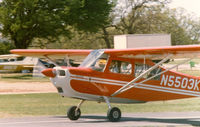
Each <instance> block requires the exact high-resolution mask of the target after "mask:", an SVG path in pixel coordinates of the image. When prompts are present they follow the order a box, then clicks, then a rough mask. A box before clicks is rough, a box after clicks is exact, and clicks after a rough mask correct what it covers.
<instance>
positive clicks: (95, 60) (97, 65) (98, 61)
mask: <svg viewBox="0 0 200 127" xmlns="http://www.w3.org/2000/svg"><path fill="white" fill-rule="evenodd" d="M107 60H108V55H107V54H104V50H94V51H92V52H91V53H90V54H89V55H88V57H87V58H86V59H85V60H84V61H83V63H82V64H81V65H80V67H90V68H92V69H93V70H96V71H101V72H102V71H104V69H105V66H106V64H107Z"/></svg>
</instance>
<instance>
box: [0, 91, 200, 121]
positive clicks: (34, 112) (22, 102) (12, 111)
mask: <svg viewBox="0 0 200 127" xmlns="http://www.w3.org/2000/svg"><path fill="white" fill-rule="evenodd" d="M0 102H1V103H0V117H1V118H2V117H22V116H46V115H66V110H67V108H69V107H70V106H73V105H77V104H78V103H79V100H76V99H70V98H62V97H60V96H59V95H58V94H56V93H47V94H23V95H22V94H19V95H0ZM112 106H116V107H119V108H120V109H121V110H122V112H123V113H130V112H168V111H170V112H173V111H174V112H182V111H200V99H199V98H195V99H183V100H174V101H166V102H149V103H144V104H112ZM107 109H108V107H107V105H106V104H105V103H97V102H89V101H86V102H85V103H84V104H83V105H82V107H81V111H82V113H83V114H96V113H100V114H105V115H106V113H107Z"/></svg>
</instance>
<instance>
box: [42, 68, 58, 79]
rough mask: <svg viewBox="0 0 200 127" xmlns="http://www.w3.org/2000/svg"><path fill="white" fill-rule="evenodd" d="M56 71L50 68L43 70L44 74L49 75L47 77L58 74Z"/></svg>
mask: <svg viewBox="0 0 200 127" xmlns="http://www.w3.org/2000/svg"><path fill="white" fill-rule="evenodd" d="M54 72H55V69H53V68H48V69H45V70H43V71H42V74H43V75H45V76H47V77H51V78H54V77H55V76H56V74H55V73H54Z"/></svg>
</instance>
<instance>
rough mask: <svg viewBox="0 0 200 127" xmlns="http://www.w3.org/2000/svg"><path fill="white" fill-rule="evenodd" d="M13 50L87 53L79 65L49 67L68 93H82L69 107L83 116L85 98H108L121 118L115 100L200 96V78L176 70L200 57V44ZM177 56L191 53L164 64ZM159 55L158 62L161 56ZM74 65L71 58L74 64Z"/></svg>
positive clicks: (112, 113)
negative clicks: (135, 47)
mask: <svg viewBox="0 0 200 127" xmlns="http://www.w3.org/2000/svg"><path fill="white" fill-rule="evenodd" d="M11 52H12V53H14V54H18V55H24V56H31V57H46V58H47V59H49V60H51V61H53V60H52V59H51V57H55V56H57V57H59V56H65V57H66V58H70V57H72V56H87V57H86V58H85V60H84V61H83V62H82V63H81V65H80V66H78V67H70V66H56V67H54V68H49V69H45V70H43V74H44V75H46V76H48V77H50V79H51V82H52V83H53V84H54V86H55V87H56V88H57V89H58V93H59V94H60V95H61V96H63V97H70V98H75V99H80V100H81V102H80V104H78V105H77V106H72V107H71V108H69V110H68V113H67V115H68V118H69V119H71V120H77V119H79V117H80V115H81V111H80V106H81V104H82V103H83V102H84V101H85V100H89V101H96V102H106V103H107V104H108V108H109V109H108V113H107V117H108V119H109V120H110V121H112V122H115V121H119V120H120V118H121V111H120V109H119V108H117V107H112V106H111V104H110V103H145V102H149V101H165V100H174V99H182V98H191V97H199V96H200V78H199V77H194V76H189V75H186V74H182V73H179V72H175V71H172V69H174V68H176V67H178V66H179V65H181V64H184V63H186V62H188V61H190V60H192V59H193V58H196V57H197V58H198V57H200V45H193V46H188V45H187V46H168V47H156V48H155V47H154V48H137V49H121V50H116V49H100V50H53V49H49V50H48V49H46V50H40V49H38V50H36V49H30V50H29V49H15V50H11ZM174 58H188V59H186V60H184V61H182V62H181V63H178V64H177V65H174V66H173V67H170V68H164V67H162V66H161V65H162V64H163V63H164V62H166V61H168V60H169V59H174ZM155 61H157V62H155ZM68 65H69V64H68Z"/></svg>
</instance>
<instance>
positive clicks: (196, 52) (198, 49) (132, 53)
mask: <svg viewBox="0 0 200 127" xmlns="http://www.w3.org/2000/svg"><path fill="white" fill-rule="evenodd" d="M105 53H107V54H110V55H115V56H118V57H123V58H138V59H144V58H145V59H151V60H160V59H163V58H165V57H166V56H167V55H169V54H171V55H172V56H171V58H190V57H194V56H195V57H200V45H184V46H165V47H152V48H134V49H107V50H105Z"/></svg>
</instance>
